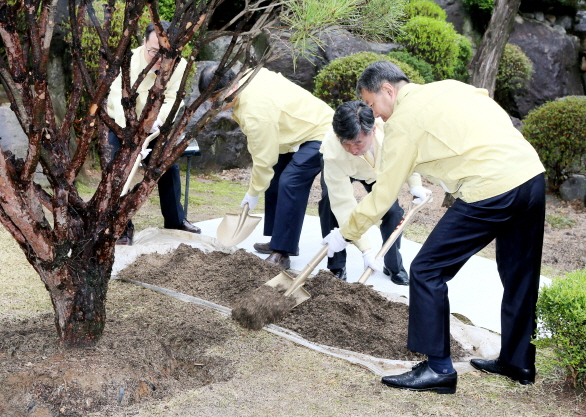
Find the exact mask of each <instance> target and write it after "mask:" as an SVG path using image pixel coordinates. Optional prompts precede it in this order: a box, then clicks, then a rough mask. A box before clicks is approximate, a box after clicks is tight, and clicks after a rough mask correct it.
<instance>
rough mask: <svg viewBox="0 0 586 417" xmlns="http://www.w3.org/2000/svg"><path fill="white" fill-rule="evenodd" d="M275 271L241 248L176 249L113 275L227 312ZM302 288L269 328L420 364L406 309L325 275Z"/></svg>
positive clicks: (456, 348)
mask: <svg viewBox="0 0 586 417" xmlns="http://www.w3.org/2000/svg"><path fill="white" fill-rule="evenodd" d="M280 272H281V270H280V268H279V267H277V266H276V265H272V264H269V263H268V262H265V261H264V260H263V259H261V258H259V257H258V256H256V255H254V254H251V253H248V252H246V251H245V250H242V249H241V250H238V251H236V252H235V253H234V254H231V255H229V254H225V253H222V252H211V253H210V254H206V253H204V252H202V251H201V250H199V249H196V248H192V247H190V246H187V245H180V246H179V247H178V248H177V250H175V252H173V253H172V254H167V255H143V256H141V257H139V258H138V259H137V260H136V261H135V262H134V263H133V264H132V265H130V266H128V267H127V268H126V269H124V270H123V271H121V273H119V274H118V275H119V276H120V277H121V278H127V279H131V280H136V281H141V282H145V283H147V284H152V285H157V286H159V287H163V288H168V289H171V290H174V291H177V292H180V293H184V294H188V295H192V296H194V297H198V298H203V299H205V300H208V301H212V302H214V303H217V304H220V305H223V306H225V307H229V308H233V307H234V306H235V305H241V304H242V303H243V297H247V296H255V292H256V291H257V290H258V289H259V287H261V286H263V284H264V283H265V282H267V281H268V280H269V279H271V278H273V277H275V276H276V275H278V274H279V273H280ZM290 273H291V276H292V277H295V274H294V273H293V272H290ZM304 288H305V289H306V290H307V292H309V294H311V298H310V299H309V300H307V301H305V302H303V303H302V304H300V305H299V306H297V307H296V308H294V309H292V310H290V312H289V314H286V315H285V317H284V318H283V319H282V320H278V321H276V322H275V323H274V324H276V325H278V326H282V327H285V328H287V329H289V330H293V331H295V332H297V333H299V334H300V335H301V336H302V337H304V338H306V339H308V340H310V341H312V342H316V343H320V344H323V345H327V346H333V347H337V348H342V349H348V350H352V351H355V352H360V353H365V354H369V355H373V356H376V357H381V358H387V359H397V360H409V361H415V360H422V359H424V357H423V356H422V355H420V354H417V353H415V352H412V351H410V350H408V349H407V348H406V345H407V327H408V326H407V322H408V318H409V309H408V307H407V305H405V304H402V303H397V302H391V301H388V300H387V299H386V298H384V297H383V296H382V295H380V294H379V293H378V292H377V291H375V290H373V289H372V287H370V286H368V285H363V284H359V283H347V282H345V281H342V280H340V279H339V278H336V277H335V276H334V275H333V274H332V273H330V272H329V271H327V270H322V271H320V272H319V273H318V274H317V275H316V276H315V277H313V278H310V279H308V280H307V282H306V284H305V286H304ZM451 347H452V355H453V357H454V358H455V359H456V360H457V359H458V358H460V357H462V356H464V355H465V352H464V350H463V349H462V347H461V345H460V344H459V343H457V342H456V341H454V340H452V344H451Z"/></svg>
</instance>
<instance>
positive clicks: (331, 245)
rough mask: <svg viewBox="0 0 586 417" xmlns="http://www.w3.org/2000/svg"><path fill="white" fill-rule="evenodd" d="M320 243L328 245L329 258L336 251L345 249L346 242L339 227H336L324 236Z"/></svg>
mask: <svg viewBox="0 0 586 417" xmlns="http://www.w3.org/2000/svg"><path fill="white" fill-rule="evenodd" d="M321 244H322V245H328V257H329V258H331V257H332V256H334V254H335V253H336V252H340V251H341V250H344V249H346V246H348V242H346V239H344V236H342V234H341V233H340V229H338V228H337V227H336V228H335V229H334V230H332V231H331V232H330V234H329V235H327V236H326V237H324V240H322V242H321Z"/></svg>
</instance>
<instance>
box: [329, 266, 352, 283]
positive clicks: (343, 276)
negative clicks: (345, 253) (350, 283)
mask: <svg viewBox="0 0 586 417" xmlns="http://www.w3.org/2000/svg"><path fill="white" fill-rule="evenodd" d="M330 272H331V273H332V274H334V275H335V276H337V277H338V278H340V279H341V280H342V281H346V279H347V278H348V276H347V275H346V267H343V268H338V269H330Z"/></svg>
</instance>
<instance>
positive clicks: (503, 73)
mask: <svg viewBox="0 0 586 417" xmlns="http://www.w3.org/2000/svg"><path fill="white" fill-rule="evenodd" d="M532 75H533V62H531V60H530V59H529V57H528V56H527V55H525V53H524V52H523V51H522V50H521V48H519V47H518V46H517V45H513V44H512V43H507V44H506V45H505V50H504V53H503V57H502V58H501V60H500V62H499V69H498V73H497V75H496V88H495V96H497V95H505V94H509V93H510V92H511V91H513V90H516V89H518V88H521V87H526V86H527V84H529V81H530V80H531V76H532Z"/></svg>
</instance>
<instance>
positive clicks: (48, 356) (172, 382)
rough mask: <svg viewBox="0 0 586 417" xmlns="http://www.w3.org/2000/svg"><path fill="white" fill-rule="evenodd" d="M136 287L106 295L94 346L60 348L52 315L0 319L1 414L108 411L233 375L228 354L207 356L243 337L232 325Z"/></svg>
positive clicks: (38, 414) (217, 316) (74, 414)
mask: <svg viewBox="0 0 586 417" xmlns="http://www.w3.org/2000/svg"><path fill="white" fill-rule="evenodd" d="M122 285H124V284H122ZM132 287H133V288H132V289H131V290H127V291H126V292H125V293H124V295H123V296H120V295H118V294H117V295H113V296H110V295H109V297H108V319H107V323H106V328H105V331H104V334H103V336H102V338H101V340H100V341H99V342H98V344H97V345H96V346H95V347H92V348H86V349H65V348H62V347H60V346H59V345H58V340H57V332H56V330H55V326H54V322H53V320H54V318H53V315H52V314H45V315H43V316H39V317H36V318H34V319H29V320H21V321H13V322H6V321H3V322H0V416H51V415H52V416H84V415H87V414H89V413H92V412H99V413H100V415H110V411H112V410H120V407H127V406H129V405H132V404H135V403H138V402H142V401H145V400H155V399H163V398H166V397H168V396H170V395H172V394H173V393H175V392H179V391H183V390H187V389H196V388H198V387H201V386H205V385H208V384H212V383H216V382H221V381H227V380H229V379H231V378H232V377H233V375H234V365H233V364H232V362H231V360H230V359H227V358H225V357H220V356H217V355H213V354H209V353H208V351H209V350H210V349H213V348H214V347H216V346H221V345H223V344H224V343H226V341H227V340H229V339H231V338H233V337H237V336H238V335H239V333H238V331H237V330H236V331H235V328H234V326H231V324H230V322H227V321H226V320H225V319H224V318H223V317H222V316H220V315H217V314H216V315H213V314H207V315H202V313H204V312H206V309H205V308H203V307H199V306H196V305H194V304H190V303H184V302H182V301H178V300H175V299H173V298H171V297H166V296H163V295H161V294H157V293H155V292H152V291H148V290H144V289H141V288H139V287H136V286H132ZM192 317H197V319H196V320H193V319H191V318H192Z"/></svg>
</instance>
